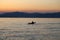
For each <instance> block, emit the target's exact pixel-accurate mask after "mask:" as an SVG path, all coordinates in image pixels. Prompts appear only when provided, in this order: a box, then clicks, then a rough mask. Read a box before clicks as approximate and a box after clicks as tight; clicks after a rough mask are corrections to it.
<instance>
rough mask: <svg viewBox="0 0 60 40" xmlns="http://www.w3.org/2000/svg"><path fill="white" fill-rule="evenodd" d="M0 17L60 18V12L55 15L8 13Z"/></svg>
mask: <svg viewBox="0 0 60 40" xmlns="http://www.w3.org/2000/svg"><path fill="white" fill-rule="evenodd" d="M0 17H22V18H60V12H54V13H45V14H42V13H26V12H7V13H4V14H0Z"/></svg>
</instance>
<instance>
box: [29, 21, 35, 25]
mask: <svg viewBox="0 0 60 40" xmlns="http://www.w3.org/2000/svg"><path fill="white" fill-rule="evenodd" d="M35 23H36V22H33V21H32V22H31V23H28V24H35Z"/></svg>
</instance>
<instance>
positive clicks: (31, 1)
mask: <svg viewBox="0 0 60 40" xmlns="http://www.w3.org/2000/svg"><path fill="white" fill-rule="evenodd" d="M13 11H20V12H60V0H0V12H13Z"/></svg>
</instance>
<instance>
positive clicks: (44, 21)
mask: <svg viewBox="0 0 60 40" xmlns="http://www.w3.org/2000/svg"><path fill="white" fill-rule="evenodd" d="M31 21H35V22H36V24H33V25H28V24H27V23H28V22H31ZM0 40H60V18H0Z"/></svg>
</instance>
